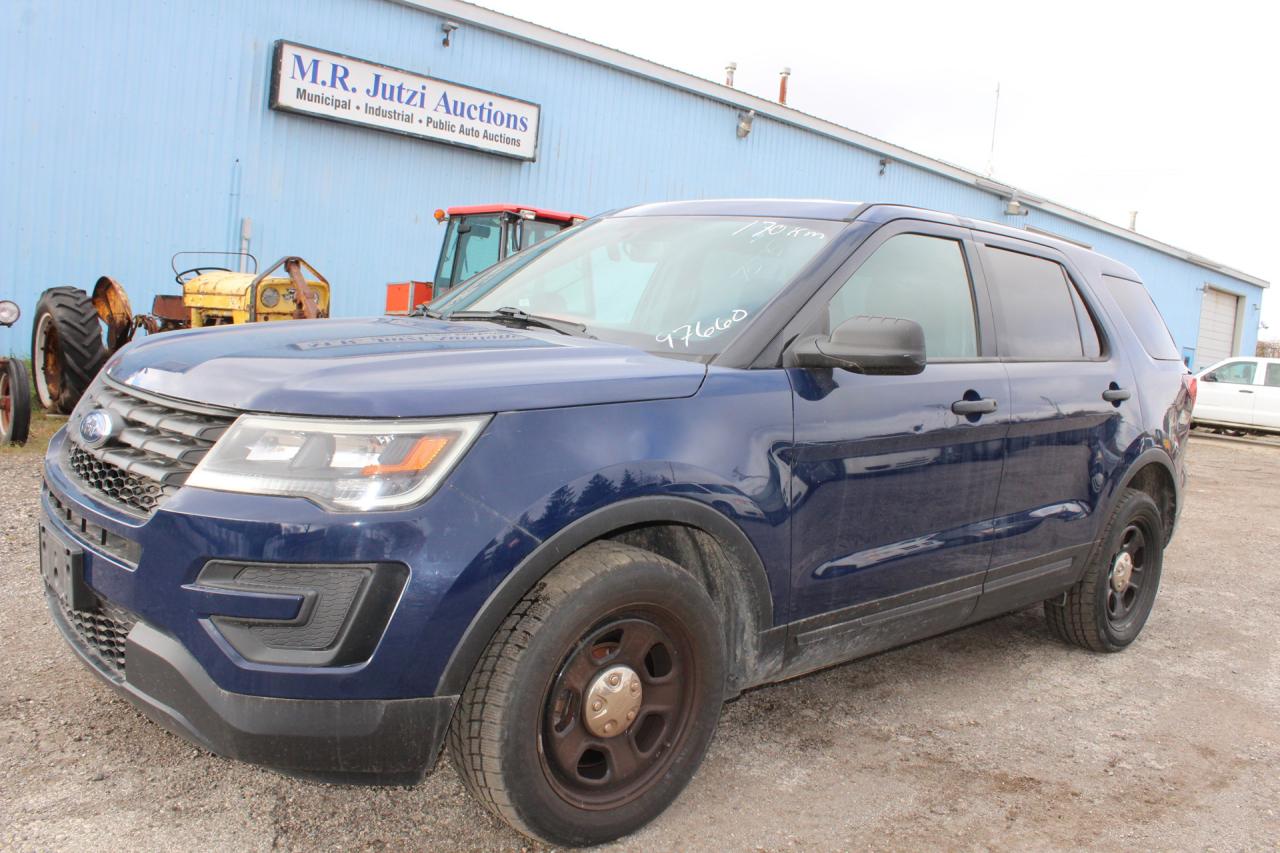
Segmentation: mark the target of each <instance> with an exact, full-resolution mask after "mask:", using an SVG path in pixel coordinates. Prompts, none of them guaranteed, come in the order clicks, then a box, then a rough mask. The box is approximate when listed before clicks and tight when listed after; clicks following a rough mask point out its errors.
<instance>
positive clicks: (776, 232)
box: [729, 219, 827, 243]
mask: <svg viewBox="0 0 1280 853" xmlns="http://www.w3.org/2000/svg"><path fill="white" fill-rule="evenodd" d="M756 225H759V226H760V227H759V228H758V229H756V230H755V231H751V228H752V227H754V226H756ZM745 231H751V233H750V234H747V235H746V236H747V237H748V238H749V241H750V242H752V243H754V242H755V241H756V240H759V239H760V238H761V237H816V238H818V239H819V240H825V239H827V235H826V234H823V233H822V232H821V231H814V230H813V229H812V228H805V227H804V226H803V225H786V224H783V223H781V222H772V221H769V220H767V219H766V220H759V219H756V220H753V221H751V222H748V223H747V224H746V225H743V226H742V227H741V228H739V229H738V230H737V231H734V232H733V233H732V234H730V235H729V236H730V237H737V236H738V235H739V234H742V233H743V232H745Z"/></svg>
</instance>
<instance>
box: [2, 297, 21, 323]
mask: <svg viewBox="0 0 1280 853" xmlns="http://www.w3.org/2000/svg"><path fill="white" fill-rule="evenodd" d="M21 314H22V312H21V311H19V310H18V303H16V302H12V301H10V300H8V299H0V326H12V325H13V324H14V323H16V322H18V317H19V316H21Z"/></svg>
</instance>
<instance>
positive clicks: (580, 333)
mask: <svg viewBox="0 0 1280 853" xmlns="http://www.w3.org/2000/svg"><path fill="white" fill-rule="evenodd" d="M446 319H448V320H488V321H489V322H491V323H514V324H518V325H519V326H520V327H521V328H525V329H527V328H529V327H535V328H539V329H550V330H551V331H553V332H559V333H560V334H562V335H572V336H574V337H579V338H593V339H594V338H595V335H592V334H589V333H588V332H587V327H586V326H584V325H583V324H582V323H571V322H569V321H568V320H557V319H556V318H555V317H543V316H540V315H538V314H530V313H529V312H527V311H521V310H520V309H519V308H512V307H511V306H509V305H506V306H503V307H502V308H499V309H497V310H495V311H454V312H453V313H452V314H450V315H449V316H448V317H447V318H446Z"/></svg>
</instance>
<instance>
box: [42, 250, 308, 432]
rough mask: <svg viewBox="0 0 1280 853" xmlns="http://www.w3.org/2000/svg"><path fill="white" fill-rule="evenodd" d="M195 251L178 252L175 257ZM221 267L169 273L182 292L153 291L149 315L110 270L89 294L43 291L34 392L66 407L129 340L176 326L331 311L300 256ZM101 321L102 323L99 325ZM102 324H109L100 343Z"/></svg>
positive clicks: (57, 407)
mask: <svg viewBox="0 0 1280 853" xmlns="http://www.w3.org/2000/svg"><path fill="white" fill-rule="evenodd" d="M184 254H193V253H186V252H180V253H178V254H177V255H174V256H173V260H174V261H176V260H177V259H178V257H179V256H181V255H184ZM246 257H247V258H248V259H250V260H252V261H253V266H254V270H255V271H254V272H233V271H231V270H229V269H226V268H224V267H192V268H190V269H186V270H183V271H181V272H178V268H177V265H176V263H175V264H174V267H173V269H174V279H175V280H176V281H177V283H178V284H179V286H181V287H182V295H181V296H177V295H172V296H171V295H161V296H157V297H155V300H154V301H153V302H152V305H151V313H150V314H138V315H135V314H134V313H133V309H132V307H131V306H130V304H129V295H128V294H127V293H126V292H125V289H124V288H123V287H122V286H121V285H120V283H119V282H118V281H116V280H115V279H114V278H112V277H111V276H105V275H104V276H102V277H101V278H99V279H98V281H97V283H96V284H95V285H94V288H93V296H92V297H90V296H89V295H88V294H87V293H85V292H84V291H83V290H80V289H79V288H74V287H54V288H50V289H49V290H46V291H45V292H44V293H43V294H41V297H40V301H39V302H38V303H37V305H36V319H35V324H34V326H33V329H32V337H31V364H32V367H33V369H34V370H35V374H36V376H35V380H36V381H35V385H36V393H37V395H38V396H39V398H40V402H41V404H43V405H44V407H45V408H46V409H48V410H50V411H53V412H63V413H69V412H70V411H71V410H72V409H73V408H74V407H75V404H76V403H77V402H78V401H79V399H80V396H81V394H83V393H84V390H85V389H86V388H87V387H88V385H89V382H90V381H91V380H92V379H93V377H94V375H95V374H96V373H97V372H98V370H99V369H100V368H101V367H102V365H103V363H104V362H105V361H106V360H107V357H108V356H109V355H110V354H111V353H113V352H115V351H116V350H118V349H119V348H120V347H122V346H124V345H125V344H127V343H128V342H129V341H130V340H132V339H133V336H134V334H135V333H136V332H137V331H138V330H139V329H142V330H144V331H146V332H148V333H155V332H167V331H170V330H173V329H188V328H200V327H204V326H224V325H227V324H229V323H259V322H266V321H268V320H314V319H317V318H321V317H328V316H329V296H330V293H329V282H328V280H327V279H326V278H325V277H324V276H322V275H321V274H320V273H319V272H317V271H316V268H315V267H313V266H311V264H309V263H307V262H306V261H305V260H303V259H302V258H299V257H296V256H292V255H290V256H287V257H283V258H281V259H280V260H278V261H276V262H275V263H274V264H272V265H271V266H270V267H268V268H267V269H266V270H264V271H262V272H260V273H259V272H257V266H258V262H257V259H256V258H253V256H252V255H246ZM99 321H101V324H100V323H99ZM101 325H105V326H106V336H105V337H106V345H105V346H104V345H103V335H102V328H101Z"/></svg>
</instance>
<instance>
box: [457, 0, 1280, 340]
mask: <svg viewBox="0 0 1280 853" xmlns="http://www.w3.org/2000/svg"><path fill="white" fill-rule="evenodd" d="M481 5H484V6H487V7H489V8H492V9H496V10H498V11H500V12H504V13H506V14H509V15H514V16H516V17H519V18H524V19H525V20H530V21H534V22H535V23H538V24H542V25H544V26H548V27H551V28H553V29H556V30H560V31H562V32H566V33H570V34H572V35H576V36H579V37H582V38H585V39H588V40H590V41H594V42H598V43H600V44H604V45H607V46H609V47H613V48H617V49H619V50H623V51H626V52H627V53H632V54H635V55H637V56H641V57H644V58H645V59H649V60H653V61H655V62H660V63H662V64H664V65H668V66H671V67H673V68H678V69H680V70H681V71H686V72H689V73H691V74H696V75H698V76H699V77H705V78H707V79H710V80H715V81H717V82H723V77H724V66H725V65H726V64H727V63H728V62H729V61H731V60H732V61H735V62H737V63H738V71H737V78H736V85H737V87H738V88H740V89H744V90H746V91H748V92H751V93H752V94H755V95H760V96H763V97H768V98H776V97H777V91H778V71H779V70H780V69H781V68H782V67H783V66H790V68H791V70H792V76H791V81H790V86H789V96H788V102H789V104H790V105H791V106H793V107H796V108H797V109H800V110H803V111H805V112H808V113H812V114H814V115H817V116H821V117H823V118H826V119H830V120H832V121H835V122H838V123H840V124H843V125H846V126H848V127H850V128H853V129H855V130H858V131H861V132H863V133H868V134H871V135H872V136H876V137H879V138H881V139H884V140H887V141H889V142H892V143H895V144H897V145H901V146H904V147H906V148H910V149H912V150H915V151H918V152H920V153H922V154H927V155H929V156H931V157H936V158H939V159H942V160H946V161H948V162H951V163H954V164H956V165H959V166H963V167H965V168H967V169H970V170H973V171H977V172H982V173H986V172H987V169H988V165H989V164H990V163H991V162H992V158H991V127H992V110H993V107H994V101H995V89H996V85H997V83H998V84H999V85H1000V110H999V120H998V124H997V132H996V145H995V157H994V161H993V163H994V170H993V173H992V174H993V177H994V178H996V179H997V180H1000V181H1003V182H1006V183H1009V184H1013V185H1014V186H1017V187H1019V188H1021V189H1024V190H1026V191H1027V192H1029V193H1032V194H1035V195H1039V196H1042V197H1046V198H1049V199H1052V200H1053V201H1056V202H1060V203H1062V204H1066V205H1068V206H1070V207H1074V208H1076V209H1078V210H1083V211H1085V212H1087V213H1091V214H1093V215H1094V216H1098V217H1100V218H1102V219H1107V220H1110V221H1111V222H1115V223H1117V224H1119V225H1128V222H1129V211H1131V210H1137V211H1138V230H1139V231H1141V232H1143V233H1145V234H1148V235H1150V236H1152V237H1155V238H1157V239H1160V240H1164V241H1166V242H1169V243H1172V244H1174V245H1175V246H1179V247H1181V248H1184V249H1188V250H1190V251H1192V252H1196V253H1197V254H1200V255H1203V256H1204V257H1207V258H1210V259H1212V260H1215V261H1218V262H1219V263H1224V264H1227V265H1229V266H1233V267H1235V268H1237V269H1241V270H1243V271H1245V272H1247V273H1251V274H1253V275H1256V276H1260V277H1261V278H1264V279H1266V280H1268V281H1271V282H1275V283H1276V286H1275V287H1274V288H1272V289H1271V290H1268V291H1267V296H1266V297H1265V298H1264V300H1263V310H1262V314H1263V322H1264V323H1265V324H1266V325H1267V326H1268V327H1269V328H1268V329H1264V330H1263V331H1262V333H1261V337H1264V338H1280V295H1277V294H1276V293H1274V292H1273V291H1274V290H1275V289H1276V288H1280V239H1278V237H1277V231H1278V230H1280V216H1277V215H1276V212H1275V210H1276V208H1275V205H1276V203H1277V197H1278V196H1280V177H1278V176H1280V169H1278V168H1277V166H1276V163H1277V158H1278V157H1280V133H1278V132H1277V131H1278V130H1280V98H1278V97H1277V85H1278V84H1280V70H1277V65H1276V59H1275V57H1276V46H1275V39H1276V33H1277V31H1278V30H1277V22H1276V18H1275V15H1274V14H1265V15H1264V14H1262V13H1260V12H1259V11H1258V10H1260V9H1264V8H1268V7H1267V6H1266V4H1261V3H1256V2H1255V3H1233V2H1221V0H1219V2H1214V3H1203V2H1201V3H1195V4H1192V3H1186V4H1183V3H1171V2H1164V3H1126V2H1123V0H1112V2H1107V3H1095V2H1075V3H1071V4H1061V3H1037V2H1027V1H1026V0H1022V2H1016V3H1013V2H1010V3H1005V2H974V3H956V2H954V0H952V2H933V0H916V2H911V3H874V4H873V3H858V2H843V3H834V2H833V3H826V2H806V0H790V2H773V3H749V2H720V0H707V2H689V0H685V2H671V0H647V2H644V3H635V2H631V3H626V4H623V3H610V2H600V0H591V2H588V1H587V0H483V2H481ZM877 200H885V201H888V200H889V199H877Z"/></svg>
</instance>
